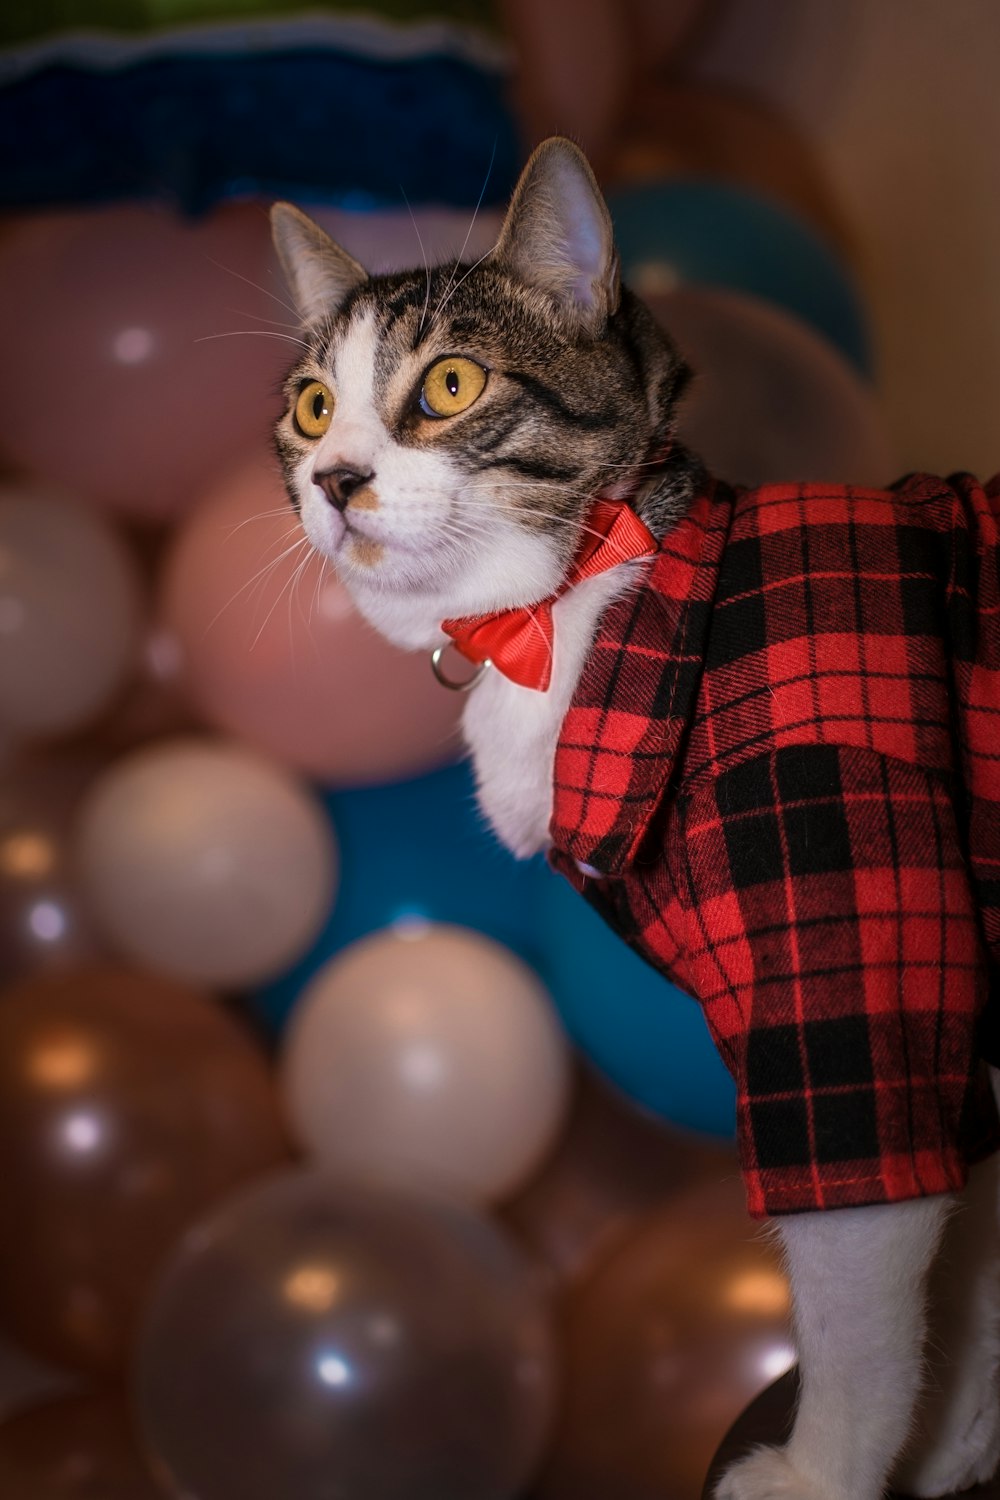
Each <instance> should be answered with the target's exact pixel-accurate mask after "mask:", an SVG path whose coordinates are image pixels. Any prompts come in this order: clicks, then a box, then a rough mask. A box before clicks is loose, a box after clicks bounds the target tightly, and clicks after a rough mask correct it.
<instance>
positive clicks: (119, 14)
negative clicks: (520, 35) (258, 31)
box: [0, 0, 500, 46]
mask: <svg viewBox="0 0 1000 1500" xmlns="http://www.w3.org/2000/svg"><path fill="white" fill-rule="evenodd" d="M351 14H353V15H357V16H375V17H378V18H380V19H383V20H389V21H404V22H406V21H408V22H413V21H433V20H445V21H458V22H464V23H467V24H470V25H474V26H479V27H484V28H486V29H488V30H490V31H494V32H496V31H499V29H500V28H499V23H498V20H497V16H496V10H495V7H494V4H493V0H376V3H374V4H369V5H365V6H363V7H359V6H357V5H352V4H350V0H345V3H343V4H339V5H338V4H327V5H323V6H312V7H310V6H303V5H302V3H301V0H89V3H88V0H4V3H2V4H0V45H2V46H11V45H12V44H14V43H17V42H26V41H38V40H41V39H43V38H46V37H51V36H52V35H53V34H55V33H58V32H60V31H80V30H87V31H93V30H100V31H127V32H142V31H156V30H160V29H163V28H165V27H169V26H189V25H190V24H191V23H192V22H196V21H233V20H250V19H253V20H261V19H265V18H266V17H268V16H303V15H312V16H317V15H319V16H327V15H330V16H333V15H351Z"/></svg>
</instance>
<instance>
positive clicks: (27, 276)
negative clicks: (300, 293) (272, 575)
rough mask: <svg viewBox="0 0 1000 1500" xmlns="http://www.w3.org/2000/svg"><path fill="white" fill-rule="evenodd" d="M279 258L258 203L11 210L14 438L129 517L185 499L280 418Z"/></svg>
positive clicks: (8, 256)
mask: <svg viewBox="0 0 1000 1500" xmlns="http://www.w3.org/2000/svg"><path fill="white" fill-rule="evenodd" d="M270 265H271V262H270V249H269V245H268V231H267V219H266V215H265V214H264V213H262V212H261V211H260V209H259V208H256V207H253V206H250V205H242V204H241V205H236V204H228V205H225V206H223V207H221V208H218V209H216V210H215V212H214V213H213V214H212V215H211V217H210V218H209V219H207V220H206V221H204V222H201V223H198V224H192V223H188V222H184V221H182V220H181V219H179V218H177V217H176V216H175V215H174V214H172V213H170V212H168V211H166V210H164V209H160V208H149V207H139V206H129V207H119V208H100V209H86V210H81V211H78V212H71V213H46V214H33V215H26V216H24V217H23V218H22V219H20V220H18V221H16V222H14V223H13V224H12V225H11V227H10V228H9V230H8V232H7V234H6V235H5V236H4V239H3V241H2V242H0V325H2V326H3V329H4V354H5V358H4V361H3V365H2V368H0V442H2V444H3V447H4V448H5V450H6V451H7V452H8V453H10V455H11V456H12V457H13V458H14V459H15V460H16V461H17V462H18V463H20V464H22V465H23V466H24V467H25V468H26V469H27V470H28V471H29V472H30V473H34V474H38V475H39V476H40V477H42V478H45V479H50V480H53V481H55V482H58V483H60V484H65V485H67V486H71V487H72V489H73V492H74V494H82V495H83V496H85V497H86V498H87V500H89V501H94V502H96V503H98V504H101V505H107V506H111V507H113V508H114V509H115V510H117V511H120V512H125V513H127V514H129V515H135V516H141V517H144V518H146V519H150V518H162V517H166V516H173V515H177V514H178V513H180V512H181V511H183V510H185V509H188V508H189V507H190V506H191V505H192V504H193V503H194V501H195V500H196V499H197V497H198V495H199V494H200V493H201V490H202V489H203V487H204V485H205V484H206V482H208V481H209V480H210V478H211V476H212V475H213V474H214V473H216V472H217V471H218V469H219V468H220V466H222V465H224V464H225V463H226V462H227V461H228V459H229V456H230V455H231V454H232V453H234V452H239V451H240V450H241V448H242V447H244V446H245V445H246V444H247V443H248V442H253V441H259V440H260V434H261V433H262V432H266V431H267V428H268V425H269V422H270V421H271V420H273V417H274V416H275V415H276V411H275V400H274V396H273V391H274V389H275V386H276V384H277V381H278V379H279V377H280V374H281V372H282V370H283V369H284V368H286V367H287V366H288V365H289V364H290V363H291V357H290V352H289V351H290V350H291V349H292V345H291V344H290V343H288V342H285V341H284V339H283V338H282V337H276V336H275V335H276V333H281V334H283V335H285V336H288V337H290V336H291V335H293V334H294V333H295V332H296V331H297V330H296V328H295V326H294V324H295V320H294V318H293V316H292V314H291V312H289V311H286V309H285V307H284V304H283V303H281V302H280V300H279V299H278V298H277V297H276V296H274V295H273V294H269V290H268V286H269V271H270ZM248 283H249V284H248ZM270 285H271V286H272V287H274V288H277V284H276V283H274V282H271V283H270ZM277 289H279V290H280V288H277ZM40 308H44V312H45V316H44V317H40V316H39V309H40ZM275 321H277V322H279V323H284V324H285V325H291V326H286V327H284V328H282V329H275V327H274V326H273V325H274V322H275ZM237 330H241V332H239V333H238V334H237ZM242 330H247V332H242ZM219 335H221V337H220V336H219Z"/></svg>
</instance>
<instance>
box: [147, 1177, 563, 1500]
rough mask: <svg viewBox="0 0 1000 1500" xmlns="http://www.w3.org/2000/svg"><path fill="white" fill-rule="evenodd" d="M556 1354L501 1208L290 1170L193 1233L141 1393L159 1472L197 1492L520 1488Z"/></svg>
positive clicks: (329, 1493) (155, 1309)
mask: <svg viewBox="0 0 1000 1500" xmlns="http://www.w3.org/2000/svg"><path fill="white" fill-rule="evenodd" d="M553 1362H554V1356H553V1346H552V1333H551V1329H550V1326H549V1320H548V1315H547V1308H546V1305H545V1299H544V1297H543V1296H542V1295H541V1293H540V1290H539V1288H538V1286H537V1285H536V1284H535V1282H534V1279H533V1277H532V1275H531V1271H530V1267H529V1266H528V1265H527V1263H526V1261H525V1260H524V1258H523V1257H522V1256H521V1255H519V1254H518V1253H517V1252H516V1250H515V1248H514V1247H513V1246H512V1245H511V1244H510V1243H509V1242H508V1241H507V1240H506V1238H505V1237H504V1236H503V1235H501V1234H500V1232H499V1231H498V1230H497V1229H496V1228H495V1226H494V1225H492V1224H491V1223H490V1222H489V1221H488V1220H487V1219H485V1218H483V1217H481V1216H480V1215H478V1214H476V1213H474V1212H473V1211H472V1210H470V1209H467V1208H464V1207H463V1206H461V1205H460V1204H458V1203H453V1202H452V1203H450V1202H448V1201H447V1200H445V1199H434V1198H428V1197H423V1196H418V1195H415V1194H413V1195H411V1194H410V1193H408V1192H406V1193H404V1192H402V1191H400V1190H398V1189H396V1190H393V1191H389V1190H388V1189H385V1188H376V1187H374V1186H373V1185H371V1184H368V1185H364V1184H362V1183H360V1182H359V1181H355V1182H353V1183H349V1182H348V1181H346V1180H345V1179H343V1178H340V1177H337V1176H332V1175H328V1174H325V1173H322V1172H315V1171H294V1172H284V1173H281V1174H280V1175H277V1176H275V1177H273V1178H272V1179H271V1180H270V1181H269V1182H267V1183H263V1184H261V1185H260V1186H259V1187H257V1188H255V1189H253V1190H251V1191H249V1192H246V1193H242V1194H240V1195H238V1196H237V1197H236V1198H235V1199H234V1200H232V1201H231V1202H230V1203H228V1204H226V1205H225V1206H224V1207H223V1208H222V1209H220V1210H219V1211H218V1212H217V1213H215V1214H213V1215H212V1216H211V1217H210V1218H209V1219H207V1220H206V1221H205V1222H204V1223H203V1224H202V1225H201V1226H199V1228H198V1229H197V1230H195V1231H193V1232H192V1233H191V1234H190V1235H188V1237H187V1238H186V1240H185V1241H184V1243H183V1245H182V1246H181V1248H180V1250H179V1251H178V1253H177V1255H176V1256H174V1258H173V1259H172V1261H171V1263H170V1266H169V1269H168V1270H167V1272H166V1274H165V1276H164V1278H163V1280H162V1281H161V1283H160V1286H159V1288H158V1290H157V1294H156V1296H155V1298H154V1300H153V1303H152V1305H151V1308H150V1312H149V1316H148V1319H147V1321H146V1325H145V1328H144V1331H143V1338H142V1342H141V1345H140V1353H139V1361H138V1386H137V1393H138V1402H139V1410H140V1413H141V1417H142V1425H143V1431H144V1434H145V1436H146V1440H147V1442H148V1444H149V1447H150V1449H151V1450H152V1451H153V1452H155V1453H156V1454H157V1456H158V1458H159V1460H160V1462H161V1464H162V1468H163V1472H164V1473H166V1474H169V1475H170V1477H171V1480H172V1482H173V1483H174V1484H175V1486H176V1488H177V1489H178V1490H179V1491H180V1492H181V1493H182V1494H184V1495H190V1496H192V1497H195V1496H196V1497H198V1500H332V1497H333V1496H336V1497H337V1500H514V1497H515V1496H518V1495H520V1494H521V1493H522V1490H523V1486H524V1484H525V1483H526V1481H528V1480H529V1479H530V1477H531V1476H532V1474H533V1472H534V1470H535V1468H536V1467H537V1464H538V1460H539V1458H540V1456H541V1450H542V1445H543V1443H544V1441H545V1439H546V1437H547V1434H548V1428H549V1419H550V1415H551V1406H552V1382H553ZM157 1472H158V1473H159V1472H161V1470H160V1468H159V1467H158V1468H157Z"/></svg>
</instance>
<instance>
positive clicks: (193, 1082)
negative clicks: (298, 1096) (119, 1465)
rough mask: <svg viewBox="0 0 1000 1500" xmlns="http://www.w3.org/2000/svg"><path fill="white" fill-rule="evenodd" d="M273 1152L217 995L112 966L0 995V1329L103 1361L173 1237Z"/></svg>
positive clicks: (264, 1108) (259, 1065) (250, 1075)
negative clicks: (204, 995)
mask: <svg viewBox="0 0 1000 1500" xmlns="http://www.w3.org/2000/svg"><path fill="white" fill-rule="evenodd" d="M284 1154H285V1147H284V1142H283V1135H282V1131H281V1127H280V1122H279V1117H278V1112H277V1106H276V1101H275V1097H274V1091H273V1087H272V1084H271V1079H270V1075H269V1070H268V1067H267V1063H266V1060H265V1059H264V1057H263V1056H262V1055H261V1054H260V1053H259V1052H258V1050H257V1048H256V1047H255V1045H254V1044H253V1043H252V1041H251V1040H250V1038H249V1037H248V1036H247V1035H246V1034H245V1032H244V1031H243V1030H242V1029H241V1027H240V1026H239V1025H238V1024H237V1023H236V1022H235V1021H234V1020H233V1019H231V1018H230V1017H229V1016H228V1015H226V1014H225V1012H224V1011H223V1010H222V1009H221V1008H220V1007H219V1006H217V1005H216V1004H214V1003H212V1002H210V1001H208V1000H204V999H202V998H200V997H199V996H198V995H197V994H194V993H193V992H191V991H190V990H187V989H185V988H183V987H182V986H180V985H177V984H174V983H172V982H170V981H168V980H164V979H155V978H151V977H149V976H148V975H141V974H138V973H132V972H130V971H128V970H124V969H120V968H113V967H108V966H101V967H92V968H86V969H76V970H70V971H67V972H59V973H56V974H51V975H41V976H38V977H35V978H32V979H28V980H24V981H22V982H21V983H20V984H19V985H17V986H15V987H13V988H10V989H8V990H6V991H4V992H3V994H2V996H0V1182H2V1184H3V1193H2V1195H0V1326H2V1327H3V1329H4V1330H5V1331H6V1332H7V1333H9V1334H10V1335H11V1337H13V1338H14V1339H16V1340H17V1341H18V1342H20V1343H21V1344H23V1345H24V1347H25V1348H26V1349H29V1350H31V1351H32V1352H34V1353H37V1354H39V1355H41V1356H43V1357H45V1358H47V1359H51V1360H53V1361H55V1362H56V1363H62V1364H69V1365H76V1366H82V1367H84V1368H88V1369H95V1370H110V1369H114V1368H115V1367H116V1366H117V1365H119V1364H120V1363H121V1362H122V1360H123V1359H124V1358H125V1355H126V1353H127V1351H128V1348H129V1344H130V1340H131V1337H132V1334H133V1330H134V1326H135V1322H136V1319H137V1317H138V1314H139V1312H140V1310H141V1309H142V1307H143V1305H144V1301H145V1299H146V1296H147V1294H148V1291H149V1286H150V1281H151V1278H152V1275H153V1273H154V1271H155V1270H156V1268H157V1267H158V1265H159V1263H160V1262H161V1260H162V1259H163V1257H164V1255H165V1254H166V1253H167V1251H168V1250H169V1249H170V1248H171V1246H172V1245H173V1243H174V1242H175V1240H176V1239H177V1237H178V1236H179V1235H180V1234H181V1232H182V1231H183V1230H184V1229H185V1228H186V1227H187V1226H188V1224H190V1223H191V1222H192V1221H193V1220H194V1219H195V1218H197V1216H198V1215H199V1214H201V1213H203V1212H204V1211H205V1210H206V1209H207V1208H209V1207H210V1206H211V1205H212V1204H214V1203H215V1202H217V1201H218V1199H219V1198H221V1197H222V1196H223V1195H224V1194H225V1193H226V1192H227V1191H229V1190H230V1189H232V1188H233V1187H234V1186H236V1185H238V1184H241V1183H243V1182H244V1181H246V1180H247V1179H248V1178H252V1177H253V1176H255V1175H257V1174H258V1173H260V1172H262V1171H266V1170H267V1169H268V1168H270V1167H272V1166H274V1165H275V1164H277V1163H278V1162H279V1161H280V1160H282V1158H283V1156H284Z"/></svg>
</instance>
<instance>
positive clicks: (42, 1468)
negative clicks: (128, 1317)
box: [0, 1394, 165, 1500]
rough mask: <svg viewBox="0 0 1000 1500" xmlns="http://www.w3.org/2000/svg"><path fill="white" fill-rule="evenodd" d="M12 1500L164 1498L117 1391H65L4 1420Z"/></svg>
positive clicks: (4, 1469)
mask: <svg viewBox="0 0 1000 1500" xmlns="http://www.w3.org/2000/svg"><path fill="white" fill-rule="evenodd" d="M0 1494H2V1495H5V1496H9V1500H165V1494H164V1491H163V1490H162V1489H161V1488H160V1487H159V1485H158V1484H157V1483H156V1481H155V1480H154V1478H153V1476H152V1474H151V1473H150V1471H149V1468H148V1467H147V1465H146V1462H145V1459H144V1458H143V1456H142V1453H141V1452H140V1449H139V1444H138V1440H137V1438H136V1436H135V1434H134V1432H133V1428H132V1418H131V1416H130V1414H129V1411H128V1407H127V1404H126V1402H125V1400H124V1399H123V1397H122V1396H120V1395H111V1394H107V1395H87V1396H69V1397H63V1398H62V1399H61V1400H59V1401H49V1402H46V1404H45V1405H44V1406H34V1407H31V1408H30V1409H29V1410H27V1411H24V1412H20V1413H19V1414H18V1415H17V1416H15V1417H11V1418H8V1420H7V1421H6V1422H3V1423H0Z"/></svg>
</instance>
